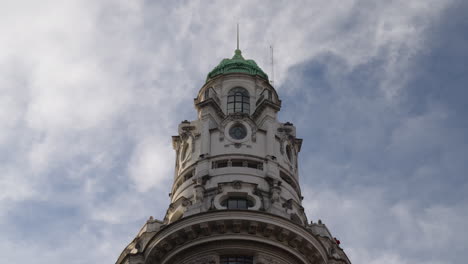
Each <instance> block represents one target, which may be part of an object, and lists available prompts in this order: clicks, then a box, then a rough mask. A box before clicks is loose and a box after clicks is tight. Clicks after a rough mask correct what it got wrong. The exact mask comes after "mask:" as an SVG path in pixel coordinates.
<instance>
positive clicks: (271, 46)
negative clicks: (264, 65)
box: [270, 45, 275, 86]
mask: <svg viewBox="0 0 468 264" xmlns="http://www.w3.org/2000/svg"><path fill="white" fill-rule="evenodd" d="M270 51H271V80H270V83H271V86H273V84H274V82H275V63H274V60H273V45H270Z"/></svg>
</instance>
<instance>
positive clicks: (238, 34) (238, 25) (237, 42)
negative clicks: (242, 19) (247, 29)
mask: <svg viewBox="0 0 468 264" xmlns="http://www.w3.org/2000/svg"><path fill="white" fill-rule="evenodd" d="M237 49H239V23H237Z"/></svg>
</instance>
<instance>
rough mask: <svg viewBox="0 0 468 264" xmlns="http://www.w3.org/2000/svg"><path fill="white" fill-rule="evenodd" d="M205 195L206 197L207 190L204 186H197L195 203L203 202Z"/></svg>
mask: <svg viewBox="0 0 468 264" xmlns="http://www.w3.org/2000/svg"><path fill="white" fill-rule="evenodd" d="M204 195H205V188H203V186H201V185H196V186H195V188H194V199H195V203H201V202H203V199H204Z"/></svg>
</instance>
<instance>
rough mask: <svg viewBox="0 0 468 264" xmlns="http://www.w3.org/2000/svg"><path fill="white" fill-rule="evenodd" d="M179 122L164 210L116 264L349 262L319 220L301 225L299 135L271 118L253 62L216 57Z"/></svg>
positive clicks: (277, 105)
mask: <svg viewBox="0 0 468 264" xmlns="http://www.w3.org/2000/svg"><path fill="white" fill-rule="evenodd" d="M194 100H195V107H196V109H197V111H198V119H197V120H194V121H183V122H182V123H181V124H180V125H179V128H178V135H177V136H173V138H172V142H173V147H174V150H175V153H176V164H175V174H174V184H173V186H172V190H171V193H170V197H171V204H170V205H169V208H168V210H167V213H166V216H165V217H164V220H162V221H160V220H155V219H152V218H150V219H149V220H148V221H147V222H146V224H145V225H144V226H143V227H142V229H141V230H140V232H139V233H138V235H137V236H136V238H135V239H134V240H133V241H132V242H131V243H130V244H129V245H128V246H127V247H126V248H125V250H124V251H123V252H122V254H121V255H120V257H119V258H118V260H117V262H116V263H117V264H171V263H177V264H179V263H180V264H195V263H206V264H208V263H209V264H234V263H235V264H241V263H250V264H254V263H255V264H306V263H307V264H316V263H317V264H318V263H324V264H325V263H329V264H334V263H350V261H349V259H348V258H347V256H346V255H345V253H344V252H343V250H342V249H341V248H340V246H339V242H338V241H337V240H336V239H334V238H333V237H332V235H331V234H330V232H329V230H328V229H327V227H326V226H325V225H324V224H323V223H321V222H320V221H319V222H318V223H312V222H308V221H307V217H306V215H305V213H304V208H303V207H302V199H303V197H302V196H301V189H300V185H299V178H298V154H299V152H300V150H301V144H302V139H300V138H297V137H296V128H295V127H294V125H293V124H291V123H289V122H286V123H282V122H279V121H278V118H277V113H278V111H280V109H281V100H280V98H279V96H278V94H277V93H276V91H275V89H274V88H273V87H272V86H271V84H270V82H269V80H268V76H267V75H266V74H265V73H264V72H263V71H262V70H261V69H260V68H259V67H258V66H257V64H256V63H255V62H254V61H253V60H246V59H244V58H243V56H242V54H241V51H240V50H238V49H237V50H236V51H235V55H234V57H232V58H231V59H224V60H223V61H221V63H220V64H219V65H218V66H217V67H216V68H214V69H213V71H211V72H210V73H209V74H208V77H207V80H206V83H205V84H204V85H203V87H201V89H200V91H199V92H198V94H197V96H196V98H195V99H194Z"/></svg>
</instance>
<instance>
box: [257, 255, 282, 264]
mask: <svg viewBox="0 0 468 264" xmlns="http://www.w3.org/2000/svg"><path fill="white" fill-rule="evenodd" d="M256 263H257V264H284V262H282V261H280V260H278V259H277V258H274V257H272V256H268V255H265V254H258V256H257V262H256Z"/></svg>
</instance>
